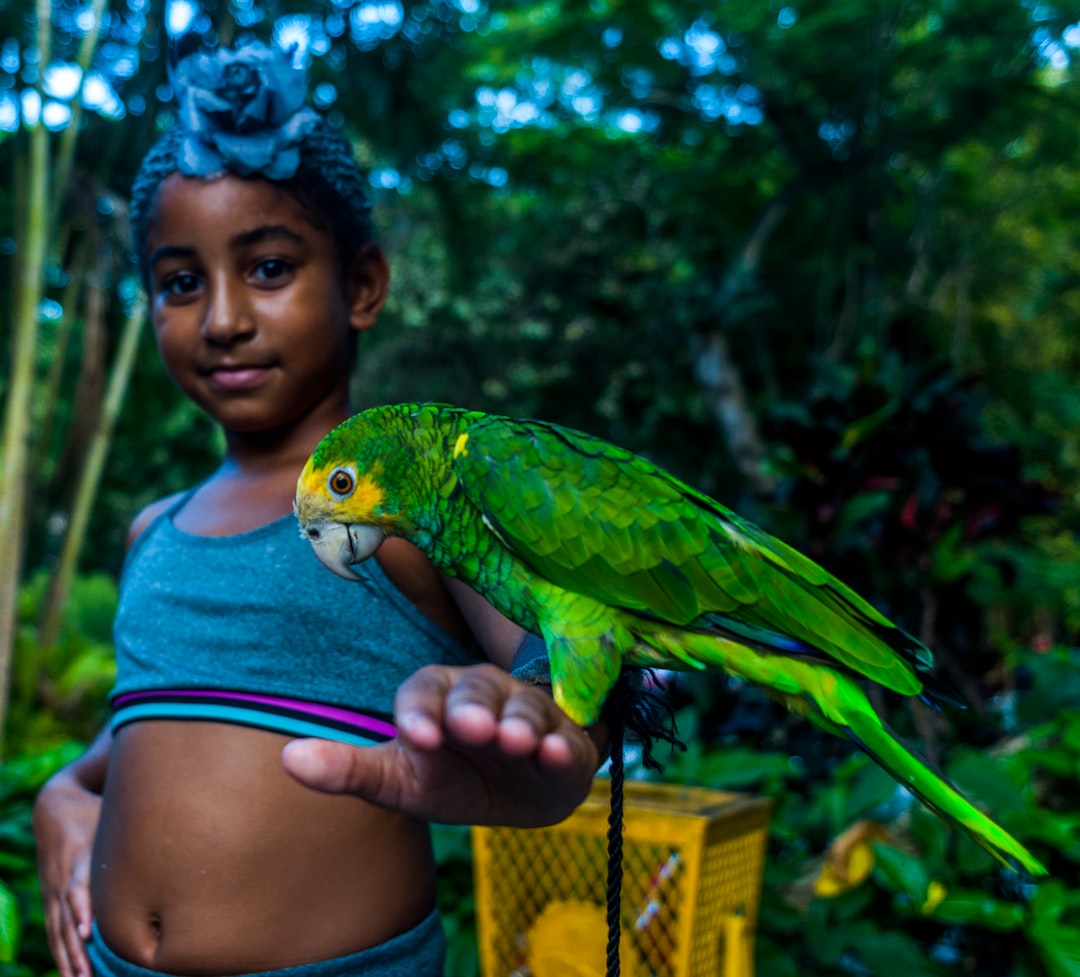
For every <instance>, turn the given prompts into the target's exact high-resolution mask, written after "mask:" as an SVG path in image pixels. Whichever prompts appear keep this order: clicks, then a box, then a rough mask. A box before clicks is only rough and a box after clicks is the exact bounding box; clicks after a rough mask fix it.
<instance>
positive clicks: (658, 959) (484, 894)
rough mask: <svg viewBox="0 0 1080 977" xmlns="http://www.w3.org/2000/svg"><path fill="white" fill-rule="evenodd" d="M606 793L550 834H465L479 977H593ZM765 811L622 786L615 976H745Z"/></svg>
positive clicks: (749, 970) (751, 802) (712, 796)
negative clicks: (473, 889) (617, 973)
mask: <svg viewBox="0 0 1080 977" xmlns="http://www.w3.org/2000/svg"><path fill="white" fill-rule="evenodd" d="M609 791H610V785H609V782H608V781H607V780H597V781H596V783H594V784H593V788H592V790H591V791H590V793H589V797H588V798H587V799H586V801H585V802H584V803H583V804H582V805H581V806H580V807H579V808H578V809H577V810H576V811H575V812H574V813H573V814H572V815H571V816H570V817H569V818H567V819H566V820H565V821H563V822H562V823H561V824H558V825H555V826H554V827H551V828H533V829H519V828H473V831H472V843H473V865H474V872H475V883H476V910H477V912H476V915H477V939H478V943H479V950H480V968H481V974H482V975H483V977H604V973H605V969H604V961H605V950H606V945H607V924H606V918H605V908H604V907H605V906H606V889H607V830H608V811H609V807H610V793H609ZM770 810H771V804H770V802H769V801H768V800H766V799H765V798H761V797H754V796H750V795H747V794H732V793H727V792H724V791H717V790H707V789H704V788H698V787H677V786H673V785H666V784H643V783H639V782H633V781H630V782H627V783H626V792H625V801H624V830H623V884H622V907H621V908H622V936H621V941H620V966H621V973H622V977H752V975H753V934H754V928H755V925H756V922H757V908H758V901H759V898H760V895H761V873H762V868H763V865H764V858H765V841H766V835H767V834H768V827H769V814H770Z"/></svg>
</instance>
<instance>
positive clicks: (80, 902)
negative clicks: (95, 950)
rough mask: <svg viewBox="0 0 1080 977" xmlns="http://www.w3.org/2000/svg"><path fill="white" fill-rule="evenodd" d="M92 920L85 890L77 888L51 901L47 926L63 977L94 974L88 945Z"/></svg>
mask: <svg viewBox="0 0 1080 977" xmlns="http://www.w3.org/2000/svg"><path fill="white" fill-rule="evenodd" d="M90 919H91V917H90V897H89V893H88V892H87V891H86V890H85V889H82V888H79V889H75V888H73V889H72V890H71V891H70V892H69V893H67V894H65V896H64V897H62V898H60V899H51V900H49V905H48V906H47V907H46V912H45V929H46V936H47V937H48V943H49V949H50V950H51V952H52V955H53V958H54V959H55V961H56V968H57V970H58V971H59V973H60V977H90V974H91V969H90V960H89V958H88V957H87V954H86V946H85V944H84V941H85V940H87V939H89V937H90Z"/></svg>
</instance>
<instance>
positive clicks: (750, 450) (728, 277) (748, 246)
mask: <svg viewBox="0 0 1080 977" xmlns="http://www.w3.org/2000/svg"><path fill="white" fill-rule="evenodd" d="M795 195H796V192H795V190H794V189H793V188H789V189H788V190H786V191H784V192H783V193H781V194H779V195H777V196H776V197H774V198H773V199H772V201H771V202H770V203H769V206H768V207H766V208H765V210H764V211H763V212H762V214H761V216H760V217H759V218H758V220H757V223H755V225H754V226H753V227H752V228H751V230H750V233H749V234H748V235H747V236H746V238H745V240H744V241H743V243H742V245H741V246H740V247H739V249H738V250H737V251H736V252H735V254H734V255H733V256H732V259H731V261H729V262H728V267H727V270H726V271H725V273H724V277H723V278H722V279H721V281H720V285H719V287H718V288H717V290H716V297H715V300H714V306H715V308H716V314H717V325H716V326H715V327H714V328H713V329H710V330H708V331H706V332H703V333H698V334H697V335H695V336H694V337H693V340H692V342H693V347H692V352H693V354H694V375H695V377H696V378H697V381H698V383H699V384H700V385H701V389H702V392H703V393H704V395H705V402H706V403H707V405H708V407H709V411H710V413H711V414H712V416H713V418H714V420H715V421H716V424H717V426H718V427H719V428H720V430H721V431H722V432H723V434H724V437H725V439H726V440H727V443H728V447H729V449H730V451H731V455H732V458H733V459H734V461H735V465H736V467H737V468H738V469H739V474H740V475H741V476H742V477H743V480H744V481H745V482H746V484H747V485H748V486H749V487H750V489H751V491H752V492H753V493H754V494H755V495H757V496H759V497H763V496H767V495H768V494H769V493H770V492H771V491H772V489H773V479H772V477H771V476H770V475H769V474H768V472H766V471H765V466H764V461H765V447H764V445H763V443H762V441H761V435H760V433H759V431H758V426H757V419H756V418H755V417H754V415H753V412H752V411H751V410H750V405H749V403H748V401H747V398H746V387H745V385H744V384H743V381H742V375H741V373H740V372H739V368H738V366H737V365H736V364H735V361H734V360H733V359H732V358H731V353H730V352H729V350H728V344H727V340H726V339H725V338H724V332H723V329H724V323H725V320H726V318H727V310H728V308H729V307H730V306H731V304H732V302H734V301H735V300H736V299H737V298H738V297H739V296H740V295H742V294H745V293H746V292H748V291H749V290H750V289H751V288H752V287H753V283H754V280H755V278H756V276H757V269H758V266H759V265H760V264H761V256H762V252H763V251H764V249H765V245H766V243H767V242H768V240H769V238H770V237H771V235H772V233H773V232H774V231H775V230H776V228H777V226H778V225H779V223H780V221H781V220H782V219H783V217H784V215H785V214H786V213H787V211H788V209H789V208H790V207H791V204H792V202H793V201H794V199H795Z"/></svg>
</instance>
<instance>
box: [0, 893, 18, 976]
mask: <svg viewBox="0 0 1080 977" xmlns="http://www.w3.org/2000/svg"><path fill="white" fill-rule="evenodd" d="M21 932H22V915H21V913H20V912H19V902H18V900H17V899H16V898H15V893H14V892H12V891H11V890H10V889H9V888H8V887H7V886H6V885H4V883H3V882H0V964H4V963H14V961H15V954H16V952H17V951H18V949H19V937H20V935H21Z"/></svg>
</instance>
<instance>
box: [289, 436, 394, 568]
mask: <svg viewBox="0 0 1080 977" xmlns="http://www.w3.org/2000/svg"><path fill="white" fill-rule="evenodd" d="M378 475H379V471H378V464H377V463H376V464H375V465H373V466H372V468H371V469H370V470H369V471H364V472H361V471H359V470H358V468H357V466H356V465H355V464H353V463H352V462H349V461H342V462H339V463H336V464H317V456H316V455H313V456H312V457H311V458H309V459H308V462H307V464H306V465H305V466H304V470H303V471H302V472H301V473H300V478H299V479H298V480H297V483H296V502H295V504H294V506H293V511H294V512H295V513H296V518H297V519H298V520H299V522H300V535H301V536H303V537H304V538H305V539H306V540H307V541H308V542H309V543H311V546H312V548H313V549H314V550H315V555H316V556H317V557H318V558H319V561H320V562H321V563H322V564H323V566H325V567H326V568H327V569H328V570H332V571H333V572H334V573H336V574H337V575H338V576H339V577H344V578H345V579H346V580H359V579H360V576H359V574H357V573H356V572H355V571H354V570H353V569H351V568H352V565H353V564H354V563H360V562H362V561H363V560H366V559H367V558H368V557H369V556H371V555H372V554H373V553H374V552H375V551H376V550H377V549H378V548H379V546H380V545H381V543H382V541H383V540H384V539H385V538H386V536H387V533H388V531H389V530H390V529H391V528H392V525H393V522H394V520H393V518H392V517H389V516H387V514H386V513H385V512H383V510H382V503H383V501H384V499H385V492H384V491H383V489H382V488H381V487H380V486H379V480H378Z"/></svg>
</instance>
